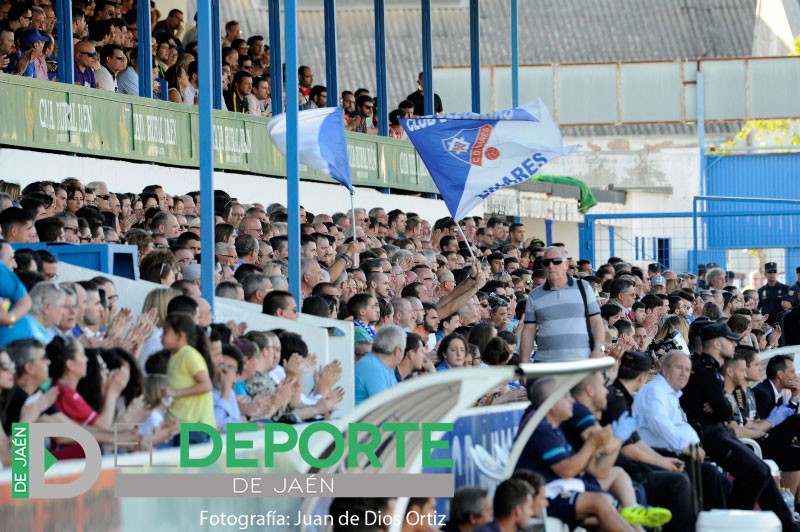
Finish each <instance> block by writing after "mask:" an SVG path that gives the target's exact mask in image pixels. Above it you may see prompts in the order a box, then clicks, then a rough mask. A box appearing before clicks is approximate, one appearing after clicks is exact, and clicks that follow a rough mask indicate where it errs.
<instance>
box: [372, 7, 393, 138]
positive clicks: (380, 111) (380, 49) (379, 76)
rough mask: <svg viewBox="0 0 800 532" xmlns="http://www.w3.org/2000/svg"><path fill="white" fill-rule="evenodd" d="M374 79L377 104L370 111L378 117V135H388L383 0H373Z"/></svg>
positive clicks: (384, 12)
mask: <svg viewBox="0 0 800 532" xmlns="http://www.w3.org/2000/svg"><path fill="white" fill-rule="evenodd" d="M375 79H376V80H377V81H378V88H377V90H376V91H375V97H376V98H377V100H378V105H376V106H375V109H373V111H372V112H373V113H374V116H377V117H378V135H380V136H382V137H388V136H389V111H388V108H387V107H386V104H387V102H386V100H388V99H389V91H388V89H387V86H386V85H387V84H386V10H385V9H384V4H383V0H375Z"/></svg>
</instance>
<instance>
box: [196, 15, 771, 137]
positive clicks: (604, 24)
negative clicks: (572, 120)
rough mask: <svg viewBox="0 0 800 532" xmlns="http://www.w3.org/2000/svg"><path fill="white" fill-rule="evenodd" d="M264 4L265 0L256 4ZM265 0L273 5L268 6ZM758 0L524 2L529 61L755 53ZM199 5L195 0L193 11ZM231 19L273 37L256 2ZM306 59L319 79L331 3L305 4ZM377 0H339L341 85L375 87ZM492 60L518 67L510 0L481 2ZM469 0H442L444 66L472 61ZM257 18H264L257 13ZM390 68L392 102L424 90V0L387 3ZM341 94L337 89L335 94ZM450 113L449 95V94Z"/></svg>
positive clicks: (654, 129) (602, 130)
mask: <svg viewBox="0 0 800 532" xmlns="http://www.w3.org/2000/svg"><path fill="white" fill-rule="evenodd" d="M256 3H257V2H256ZM263 3H265V2H263ZM756 3H757V0H659V1H658V2H641V1H640V0H603V1H602V2H586V1H585V0H520V1H519V16H520V21H519V25H520V32H519V39H520V41H519V45H520V46H519V50H520V63H521V64H550V63H601V62H610V61H648V60H663V59H695V58H720V57H748V56H750V55H751V49H752V44H753V31H754V26H755V11H756ZM194 4H195V1H194V0H190V12H191V11H192V9H193V5H194ZM221 4H222V6H221V10H222V13H221V16H222V21H223V24H224V21H227V20H232V19H235V20H238V21H239V22H240V23H241V26H242V30H243V33H244V35H245V36H249V35H253V34H262V35H265V36H266V35H267V33H268V32H267V27H268V24H267V16H266V13H265V12H263V11H254V8H253V5H254V0H227V1H226V2H221ZM302 4H303V5H302V9H303V11H302V12H301V13H300V14H299V18H298V24H299V58H300V62H301V64H307V65H310V66H311V67H312V68H313V70H314V75H315V78H316V79H315V81H316V82H317V83H323V82H324V78H325V72H324V68H323V65H324V63H325V45H324V33H323V20H324V18H323V17H324V14H323V11H322V9H321V4H322V2H319V1H310V2H302ZM370 4H371V2H366V1H365V0H339V1H338V2H337V6H338V9H337V26H338V48H339V50H338V52H339V87H340V90H341V89H342V88H348V89H351V90H355V89H356V88H358V87H368V88H373V91H374V87H375V54H374V43H373V40H374V21H373V17H374V15H373V11H372V9H371V7H369V6H370ZM480 4H481V25H482V36H481V47H482V49H481V53H482V62H483V64H509V63H510V60H511V58H510V45H509V28H510V22H509V16H510V15H509V2H508V0H482V1H481V3H480ZM468 6H469V2H468V1H466V0H462V1H458V0H448V1H446V2H433V9H432V14H431V25H432V31H433V63H434V67H441V66H465V65H468V64H469V20H468ZM254 15H255V16H254ZM386 24H387V28H386V30H387V34H388V36H389V37H388V43H387V65H388V73H387V75H388V82H389V100H390V102H395V103H396V102H399V101H400V100H401V99H402V98H403V97H405V95H407V94H408V93H410V92H413V91H414V90H416V83H415V82H416V76H417V73H418V72H419V71H420V70H421V66H422V57H421V38H420V35H419V31H420V25H421V22H420V9H419V2H409V1H404V0H400V1H397V2H395V1H393V2H387V14H386ZM331 96H332V95H331ZM442 98H443V100H444V104H445V109H447V97H446V95H444V94H442ZM737 130H738V127H737V125H736V124H719V125H716V126H712V127H710V131H709V133H712V134H713V133H715V132H718V133H726V132H733V131H737ZM565 133H566V134H568V135H580V136H583V135H602V134H623V135H625V134H657V135H665V134H666V135H687V134H690V135H693V134H694V127H693V126H689V125H680V124H678V125H654V126H624V127H619V128H609V127H581V128H567V130H565Z"/></svg>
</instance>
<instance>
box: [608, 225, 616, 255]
mask: <svg viewBox="0 0 800 532" xmlns="http://www.w3.org/2000/svg"><path fill="white" fill-rule="evenodd" d="M615 251H616V250H615V249H614V226H613V225H609V226H608V256H609V257H613V256H614V255H615V254H616V253H615Z"/></svg>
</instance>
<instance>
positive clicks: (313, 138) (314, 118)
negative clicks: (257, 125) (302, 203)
mask: <svg viewBox="0 0 800 532" xmlns="http://www.w3.org/2000/svg"><path fill="white" fill-rule="evenodd" d="M267 130H268V131H269V136H270V138H271V139H272V142H273V143H275V147H276V148H278V151H280V152H281V153H282V154H283V155H284V156H286V115H285V114H280V115H278V116H276V117H275V118H273V119H272V120H270V121H269V124H267ZM297 151H298V157H299V159H300V162H301V163H302V164H305V165H308V166H310V167H312V168H314V169H316V170H319V171H320V172H322V173H324V174H327V175H329V176H331V177H332V178H333V179H335V180H336V181H338V182H339V183H341V184H342V185H344V186H346V187H347V190H349V191H350V194H353V192H354V191H353V182H352V180H351V179H350V159H349V158H348V156H347V141H346V140H345V138H344V115H343V114H342V109H341V108H339V107H323V108H321V109H309V110H307V111H300V112H299V113H298V125H297Z"/></svg>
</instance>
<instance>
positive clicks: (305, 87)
mask: <svg viewBox="0 0 800 532" xmlns="http://www.w3.org/2000/svg"><path fill="white" fill-rule="evenodd" d="M297 77H298V79H299V85H298V87H299V89H300V93H299V94H298V95H297V98H298V100H297V101H298V103H299V104H300V109H304V108H305V105H306V104H307V103H308V101H309V99H310V97H311V84H312V83H313V82H314V74H313V73H312V72H311V67H308V66H305V65H302V66H301V67H300V68H298V69H297Z"/></svg>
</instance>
